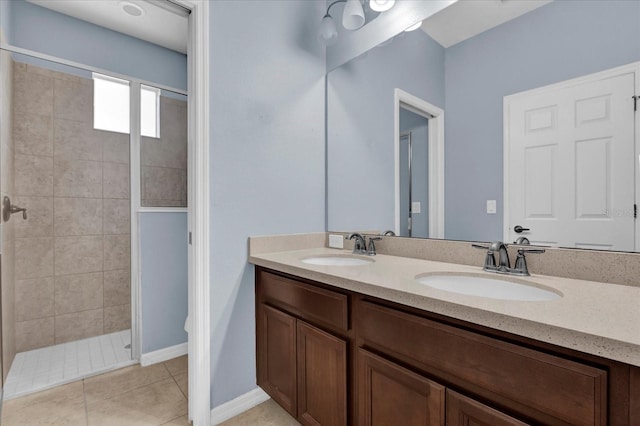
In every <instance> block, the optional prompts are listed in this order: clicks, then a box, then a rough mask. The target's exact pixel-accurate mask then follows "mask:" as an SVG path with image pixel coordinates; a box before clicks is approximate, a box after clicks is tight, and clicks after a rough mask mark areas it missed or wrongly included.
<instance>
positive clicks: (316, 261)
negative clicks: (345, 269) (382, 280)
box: [301, 255, 373, 266]
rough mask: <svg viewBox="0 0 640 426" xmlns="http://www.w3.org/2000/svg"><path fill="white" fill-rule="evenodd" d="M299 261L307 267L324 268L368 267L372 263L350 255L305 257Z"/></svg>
mask: <svg viewBox="0 0 640 426" xmlns="http://www.w3.org/2000/svg"><path fill="white" fill-rule="evenodd" d="M301 260H302V262H303V263H307V264H309V265H324V266H360V265H369V264H370V263H372V262H373V259H369V258H366V257H358V256H350V255H328V256H312V257H305V258H304V259H301Z"/></svg>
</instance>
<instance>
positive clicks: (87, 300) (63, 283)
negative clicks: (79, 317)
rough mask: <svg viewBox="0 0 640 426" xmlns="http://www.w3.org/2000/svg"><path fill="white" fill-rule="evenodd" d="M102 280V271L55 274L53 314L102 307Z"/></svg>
mask: <svg viewBox="0 0 640 426" xmlns="http://www.w3.org/2000/svg"><path fill="white" fill-rule="evenodd" d="M102 280H103V275H102V272H94V273H90V274H77V275H58V276H56V279H55V314H56V315H63V314H70V313H75V312H82V311H89V310H92V309H99V308H102V306H103V288H102Z"/></svg>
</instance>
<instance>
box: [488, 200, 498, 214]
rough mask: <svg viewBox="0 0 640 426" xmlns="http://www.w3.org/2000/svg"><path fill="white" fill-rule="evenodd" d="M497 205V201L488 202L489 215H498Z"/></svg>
mask: <svg viewBox="0 0 640 426" xmlns="http://www.w3.org/2000/svg"><path fill="white" fill-rule="evenodd" d="M496 210H497V205H496V200H487V213H488V214H496Z"/></svg>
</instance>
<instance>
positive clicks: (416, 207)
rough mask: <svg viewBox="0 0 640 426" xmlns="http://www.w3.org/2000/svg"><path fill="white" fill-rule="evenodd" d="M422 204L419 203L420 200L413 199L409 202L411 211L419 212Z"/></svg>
mask: <svg viewBox="0 0 640 426" xmlns="http://www.w3.org/2000/svg"><path fill="white" fill-rule="evenodd" d="M421 207H422V205H421V204H420V201H414V202H412V203H411V213H420V209H421Z"/></svg>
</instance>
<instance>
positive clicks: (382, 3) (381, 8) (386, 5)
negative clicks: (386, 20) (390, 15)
mask: <svg viewBox="0 0 640 426" xmlns="http://www.w3.org/2000/svg"><path fill="white" fill-rule="evenodd" d="M394 4H396V0H369V7H370V8H371V10H373V11H376V12H386V11H387V10H389V9H391V8H392V7H393V5H394Z"/></svg>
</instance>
